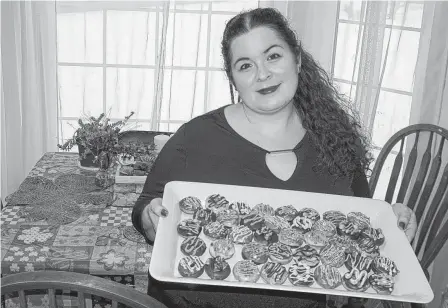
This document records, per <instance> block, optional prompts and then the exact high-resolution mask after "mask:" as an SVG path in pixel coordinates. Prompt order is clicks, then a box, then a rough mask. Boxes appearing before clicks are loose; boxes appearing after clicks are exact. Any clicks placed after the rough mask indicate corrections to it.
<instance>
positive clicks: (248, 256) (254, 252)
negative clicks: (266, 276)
mask: <svg viewBox="0 0 448 308" xmlns="http://www.w3.org/2000/svg"><path fill="white" fill-rule="evenodd" d="M241 255H242V256H243V259H244V260H252V261H254V263H255V264H263V263H266V262H267V261H268V258H269V252H268V247H267V246H266V245H263V244H260V243H256V242H251V243H249V244H246V245H244V247H243V249H242V250H241Z"/></svg>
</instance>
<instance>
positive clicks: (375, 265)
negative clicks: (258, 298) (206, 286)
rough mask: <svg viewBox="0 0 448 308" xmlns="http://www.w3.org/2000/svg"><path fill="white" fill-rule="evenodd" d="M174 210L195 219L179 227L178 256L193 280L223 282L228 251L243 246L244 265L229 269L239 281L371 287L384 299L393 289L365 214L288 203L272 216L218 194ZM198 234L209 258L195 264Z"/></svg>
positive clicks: (378, 235) (391, 267)
mask: <svg viewBox="0 0 448 308" xmlns="http://www.w3.org/2000/svg"><path fill="white" fill-rule="evenodd" d="M179 207H180V209H181V211H182V212H184V213H186V214H188V215H193V218H192V219H191V218H190V219H185V220H183V221H181V222H180V223H179V225H178V228H177V230H178V233H179V235H180V236H182V237H184V238H185V240H184V241H183V242H182V244H181V251H182V253H183V254H185V255H186V257H184V258H183V259H182V260H184V259H185V258H186V260H187V261H188V262H191V264H192V266H190V267H186V264H188V262H187V261H185V262H187V263H185V262H180V263H179V267H178V270H179V272H180V273H181V275H182V276H187V277H199V276H201V275H202V273H203V272H204V271H205V272H206V273H207V275H208V276H209V277H210V278H212V279H225V278H227V277H228V276H229V275H230V266H229V264H228V263H227V262H226V260H227V259H229V258H232V257H233V255H234V253H235V248H234V245H243V249H242V257H243V260H240V261H238V262H237V263H236V264H235V266H234V268H233V274H234V276H235V278H236V279H237V280H239V281H254V279H255V281H257V280H258V279H259V277H262V278H263V280H264V281H265V282H266V283H275V284H282V283H284V282H285V281H286V279H289V281H290V282H291V283H292V284H293V285H312V284H313V283H314V281H316V282H317V283H318V284H319V285H320V286H322V287H324V288H334V287H337V286H339V285H341V284H342V285H344V287H345V288H347V289H348V290H355V291H365V289H367V288H368V287H369V286H372V287H373V289H375V290H376V291H377V292H378V293H385V294H390V293H391V292H392V290H393V284H394V281H393V277H394V276H395V275H396V274H397V273H398V269H397V267H396V265H395V263H394V262H393V261H392V260H390V259H388V258H387V257H384V256H380V254H379V247H380V246H381V245H382V244H383V243H384V235H383V234H382V232H381V229H375V228H372V227H371V225H370V219H369V218H368V217H367V216H366V215H364V214H363V213H360V212H350V213H348V214H347V215H345V214H343V213H342V212H340V211H327V212H325V213H323V215H322V217H321V215H320V214H319V213H318V212H317V211H316V210H314V209H312V208H303V209H301V210H296V209H295V208H294V207H293V206H292V205H288V206H282V207H279V208H277V209H276V210H274V209H273V208H272V207H271V206H270V205H267V204H257V205H255V206H254V207H253V208H251V207H250V206H248V205H247V204H246V203H244V202H233V203H231V202H229V201H228V200H227V199H226V198H225V197H224V196H222V195H219V194H213V195H210V196H209V197H207V198H206V202H205V206H203V205H202V202H201V201H200V199H198V198H196V197H193V196H190V197H187V198H184V199H182V200H181V201H180V202H179ZM321 218H322V219H321ZM201 233H203V234H204V235H205V236H206V238H208V239H210V240H211V241H212V243H211V244H210V247H209V252H210V255H211V258H209V259H207V261H206V262H205V263H203V262H202V261H201V259H200V257H201V256H202V255H203V254H204V253H205V251H206V249H207V247H206V246H207V245H206V244H205V242H204V241H203V240H202V239H201V238H200V237H199V236H200V235H201ZM318 250H319V251H318ZM181 263H182V266H181ZM289 263H292V264H291V265H290V266H289V268H288V269H287V268H286V267H285V265H287V264H289ZM259 265H261V269H258V266H259ZM343 265H345V267H346V268H347V269H348V272H347V273H346V274H344V275H341V274H340V273H339V270H338V268H339V267H342V266H343ZM255 268H256V269H255ZM201 269H202V270H201ZM370 270H372V272H373V273H372V274H369V273H370ZM196 275H197V276H196Z"/></svg>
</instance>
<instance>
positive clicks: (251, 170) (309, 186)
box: [132, 107, 370, 233]
mask: <svg viewBox="0 0 448 308" xmlns="http://www.w3.org/2000/svg"><path fill="white" fill-rule="evenodd" d="M224 108H225V107H221V108H219V109H216V110H213V111H211V112H209V113H207V114H204V115H202V116H199V117H197V118H195V119H193V120H191V121H190V122H188V123H186V124H184V125H182V126H181V127H180V128H179V129H178V131H177V132H176V133H175V134H174V135H173V136H172V137H171V138H170V139H169V140H168V142H167V143H166V144H165V146H164V147H163V149H162V150H161V152H160V154H159V156H158V158H157V160H156V162H155V164H154V167H153V170H152V172H151V173H150V174H149V175H148V177H147V179H146V183H145V186H144V188H143V191H142V194H141V195H140V197H139V199H138V200H137V202H136V204H135V206H134V210H133V212H132V222H133V224H134V226H135V228H136V229H137V230H139V231H140V232H142V233H143V230H142V227H141V218H140V217H141V214H142V211H143V209H144V208H145V206H146V205H147V204H148V203H149V202H150V201H151V200H152V199H153V198H157V197H158V198H162V196H163V189H164V187H165V184H166V183H168V182H170V181H189V182H205V183H216V184H228V185H241V186H254V187H266V188H275V189H287V190H299V191H309V192H317V193H327V194H336V195H347V196H357V197H367V198H368V197H370V192H369V186H368V183H367V179H366V176H365V174H363V173H361V172H360V173H359V174H355V175H354V176H352V177H351V178H348V177H346V178H336V177H334V176H330V174H329V173H328V171H327V170H322V171H320V172H316V171H314V170H315V168H314V166H315V165H316V164H315V159H316V157H317V152H316V149H315V147H314V146H313V143H312V140H311V138H310V136H309V134H308V133H307V134H305V136H304V137H303V139H302V140H301V141H300V142H299V144H297V146H296V147H295V148H294V152H295V153H296V155H297V157H298V163H297V167H296V170H295V171H294V173H293V175H292V176H291V178H290V179H288V180H287V181H283V180H280V179H278V178H277V177H276V176H274V175H273V174H272V173H271V171H270V170H269V168H268V167H267V166H266V161H265V156H266V153H268V151H266V150H264V149H263V148H261V147H259V146H257V145H255V144H253V143H251V142H250V141H248V140H246V139H244V138H243V137H241V136H240V135H239V134H238V133H237V132H235V130H233V128H232V127H231V126H230V125H229V123H228V122H227V120H226V118H225V115H224Z"/></svg>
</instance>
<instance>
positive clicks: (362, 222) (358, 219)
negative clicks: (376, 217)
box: [347, 212, 370, 230]
mask: <svg viewBox="0 0 448 308" xmlns="http://www.w3.org/2000/svg"><path fill="white" fill-rule="evenodd" d="M347 220H348V221H351V222H353V223H355V224H357V225H358V226H359V229H360V230H362V229H364V228H367V227H370V218H369V217H367V216H366V215H365V214H363V213H361V212H350V213H348V214H347Z"/></svg>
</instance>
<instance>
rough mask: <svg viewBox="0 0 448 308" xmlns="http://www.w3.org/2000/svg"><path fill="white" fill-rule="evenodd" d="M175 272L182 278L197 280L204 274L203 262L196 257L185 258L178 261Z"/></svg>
mask: <svg viewBox="0 0 448 308" xmlns="http://www.w3.org/2000/svg"><path fill="white" fill-rule="evenodd" d="M177 270H178V271H179V274H181V275H182V276H183V277H193V278H198V277H199V276H201V275H202V274H203V273H204V262H202V260H201V259H200V258H199V257H197V256H186V257H183V258H182V259H180V261H179V265H178V266H177Z"/></svg>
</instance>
